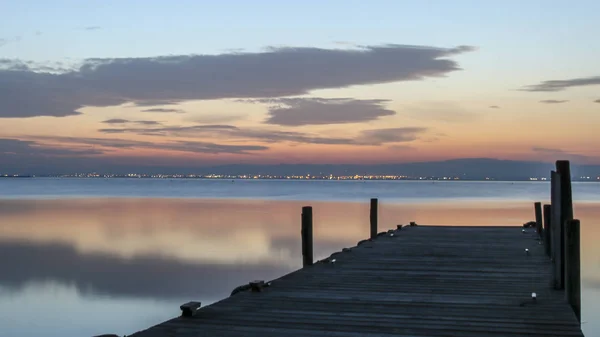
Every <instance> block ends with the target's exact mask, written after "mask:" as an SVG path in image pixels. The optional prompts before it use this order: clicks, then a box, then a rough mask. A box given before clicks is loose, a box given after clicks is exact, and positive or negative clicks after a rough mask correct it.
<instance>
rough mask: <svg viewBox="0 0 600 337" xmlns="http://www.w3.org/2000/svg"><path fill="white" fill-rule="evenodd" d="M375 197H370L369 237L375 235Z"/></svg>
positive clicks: (372, 237)
mask: <svg viewBox="0 0 600 337" xmlns="http://www.w3.org/2000/svg"><path fill="white" fill-rule="evenodd" d="M377 203H378V201H377V198H372V199H371V210H370V214H369V219H370V222H371V239H374V238H376V237H377Z"/></svg>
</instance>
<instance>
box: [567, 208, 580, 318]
mask: <svg viewBox="0 0 600 337" xmlns="http://www.w3.org/2000/svg"><path fill="white" fill-rule="evenodd" d="M579 225H580V224H579V220H568V221H567V222H566V223H565V297H566V299H567V301H568V302H569V304H570V305H571V307H572V308H573V311H574V312H575V316H577V319H578V320H579V323H581V264H580V255H581V246H580V242H581V241H580V226H579Z"/></svg>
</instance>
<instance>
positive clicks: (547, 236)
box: [543, 205, 552, 257]
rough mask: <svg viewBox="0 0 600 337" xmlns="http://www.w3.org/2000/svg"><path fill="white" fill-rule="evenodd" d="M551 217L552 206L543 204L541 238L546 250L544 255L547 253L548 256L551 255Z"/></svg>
mask: <svg viewBox="0 0 600 337" xmlns="http://www.w3.org/2000/svg"><path fill="white" fill-rule="evenodd" d="M551 217H552V206H551V205H544V231H543V238H544V248H545V250H546V255H548V257H551V256H552V250H551V249H552V247H551V245H552V229H551V228H552V224H551V221H550V219H551Z"/></svg>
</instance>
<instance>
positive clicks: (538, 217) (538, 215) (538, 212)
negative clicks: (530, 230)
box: [533, 202, 542, 236]
mask: <svg viewBox="0 0 600 337" xmlns="http://www.w3.org/2000/svg"><path fill="white" fill-rule="evenodd" d="M533 208H534V209H535V230H536V231H537V233H538V235H539V236H542V203H541V202H536V203H534V204H533Z"/></svg>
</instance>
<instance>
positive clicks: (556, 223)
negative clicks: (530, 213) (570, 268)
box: [550, 171, 564, 289]
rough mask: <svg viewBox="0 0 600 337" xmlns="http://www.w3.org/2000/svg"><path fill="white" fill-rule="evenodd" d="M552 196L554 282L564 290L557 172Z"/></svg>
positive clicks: (554, 176) (551, 190) (551, 191)
mask: <svg viewBox="0 0 600 337" xmlns="http://www.w3.org/2000/svg"><path fill="white" fill-rule="evenodd" d="M550 186H551V187H550V194H551V199H552V207H551V210H552V216H551V217H550V223H551V224H552V227H551V230H552V234H551V237H552V244H551V247H552V261H553V262H554V263H553V265H554V268H553V270H554V272H553V280H554V289H563V287H564V283H563V245H564V242H563V234H562V229H563V226H561V222H560V218H561V215H560V212H561V207H560V206H561V205H560V188H561V186H560V174H558V173H557V172H556V171H552V176H551V185H550Z"/></svg>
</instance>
